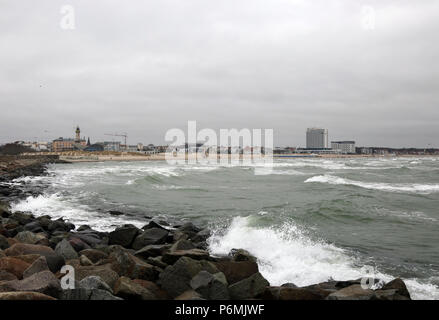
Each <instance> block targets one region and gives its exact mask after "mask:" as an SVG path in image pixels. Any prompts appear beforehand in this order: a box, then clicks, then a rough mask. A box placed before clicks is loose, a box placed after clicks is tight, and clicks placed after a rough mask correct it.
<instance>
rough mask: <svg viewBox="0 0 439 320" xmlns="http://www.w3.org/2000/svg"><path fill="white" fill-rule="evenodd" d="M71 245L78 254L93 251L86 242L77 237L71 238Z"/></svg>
mask: <svg viewBox="0 0 439 320" xmlns="http://www.w3.org/2000/svg"><path fill="white" fill-rule="evenodd" d="M69 243H70V245H71V246H72V247H73V249H75V251H76V252H79V251H82V250H86V249H91V248H90V246H89V245H88V244H87V243H85V242H84V241H82V240H81V239H79V238H77V237H70V238H69Z"/></svg>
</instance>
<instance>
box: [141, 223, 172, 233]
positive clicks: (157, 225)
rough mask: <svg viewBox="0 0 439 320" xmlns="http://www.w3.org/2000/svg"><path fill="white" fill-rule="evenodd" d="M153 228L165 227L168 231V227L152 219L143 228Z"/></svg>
mask: <svg viewBox="0 0 439 320" xmlns="http://www.w3.org/2000/svg"><path fill="white" fill-rule="evenodd" d="M152 228H158V229H163V230H166V231H168V229H166V228H164V227H163V226H161V225H160V224H158V223H157V222H155V221H150V222H149V223H148V224H147V225H144V226H143V227H142V229H143V230H147V229H152Z"/></svg>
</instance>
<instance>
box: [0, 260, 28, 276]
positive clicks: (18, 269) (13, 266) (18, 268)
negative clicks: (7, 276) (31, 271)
mask: <svg viewBox="0 0 439 320" xmlns="http://www.w3.org/2000/svg"><path fill="white" fill-rule="evenodd" d="M29 266H30V264H29V263H27V262H24V261H23V260H19V259H16V258H14V257H4V258H1V259H0V270H4V271H7V272H9V273H12V274H13V275H15V276H16V277H17V278H18V279H21V278H23V272H24V271H25V270H26V269H27V268H29Z"/></svg>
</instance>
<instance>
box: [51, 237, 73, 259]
mask: <svg viewBox="0 0 439 320" xmlns="http://www.w3.org/2000/svg"><path fill="white" fill-rule="evenodd" d="M55 253H57V254H59V255H60V256H62V257H63V258H64V259H65V260H70V259H77V258H78V254H77V253H76V251H75V249H73V247H72V245H71V244H70V242H69V241H67V240H66V239H63V240H62V241H61V242H59V243H58V244H57V245H56V247H55Z"/></svg>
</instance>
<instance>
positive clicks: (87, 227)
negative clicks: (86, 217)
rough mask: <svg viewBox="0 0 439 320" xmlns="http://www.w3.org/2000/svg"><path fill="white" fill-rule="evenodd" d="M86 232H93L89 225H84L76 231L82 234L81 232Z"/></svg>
mask: <svg viewBox="0 0 439 320" xmlns="http://www.w3.org/2000/svg"><path fill="white" fill-rule="evenodd" d="M85 230H91V227H90V226H89V225H87V224H83V225H82V226H80V227H79V228H78V229H77V230H76V231H78V232H80V231H85Z"/></svg>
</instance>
